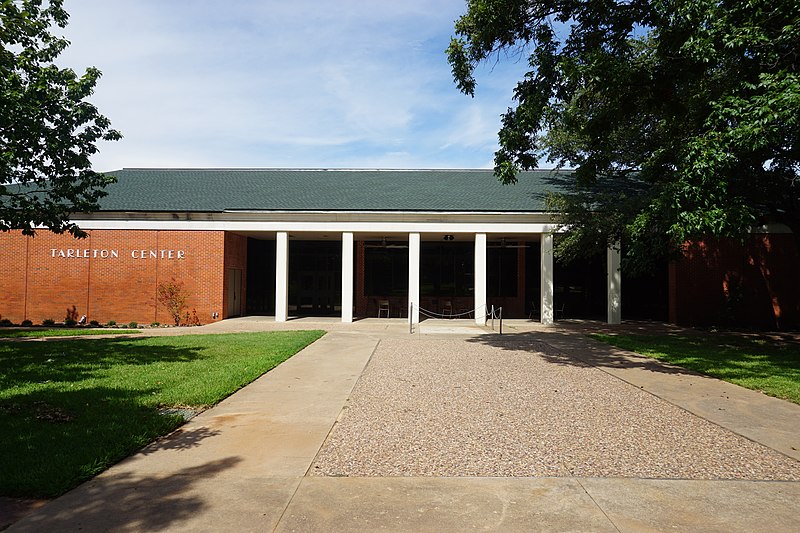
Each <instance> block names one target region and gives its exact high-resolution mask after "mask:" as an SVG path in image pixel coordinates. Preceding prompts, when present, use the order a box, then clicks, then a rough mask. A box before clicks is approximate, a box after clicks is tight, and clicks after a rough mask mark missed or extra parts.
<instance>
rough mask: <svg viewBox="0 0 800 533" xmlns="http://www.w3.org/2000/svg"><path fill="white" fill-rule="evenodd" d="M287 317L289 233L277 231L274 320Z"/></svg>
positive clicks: (284, 319)
mask: <svg viewBox="0 0 800 533" xmlns="http://www.w3.org/2000/svg"><path fill="white" fill-rule="evenodd" d="M288 317H289V234H288V233H286V232H285V231H279V232H278V233H277V235H276V239H275V322H286V319H287V318H288Z"/></svg>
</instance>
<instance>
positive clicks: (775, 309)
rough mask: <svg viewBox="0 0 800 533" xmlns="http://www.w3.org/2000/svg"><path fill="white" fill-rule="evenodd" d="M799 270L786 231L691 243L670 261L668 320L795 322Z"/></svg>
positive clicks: (799, 317)
mask: <svg viewBox="0 0 800 533" xmlns="http://www.w3.org/2000/svg"><path fill="white" fill-rule="evenodd" d="M798 272H800V254H798V250H797V246H796V244H795V242H794V237H793V236H792V235H790V234H754V235H751V236H750V238H749V240H748V241H747V242H746V243H745V244H744V245H742V244H740V243H738V242H736V241H733V240H730V239H723V240H720V241H701V242H696V243H691V244H689V245H687V246H686V249H685V251H684V257H683V258H682V259H681V260H679V261H677V262H673V263H672V264H671V265H670V272H669V290H670V304H669V311H670V315H669V316H670V322H673V323H676V324H681V325H695V326H708V325H723V326H752V327H759V328H766V329H792V328H797V327H800V283H798V281H797V280H798V274H797V273H798ZM623 290H624V289H623Z"/></svg>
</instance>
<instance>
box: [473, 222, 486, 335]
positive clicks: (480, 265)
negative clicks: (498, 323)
mask: <svg viewBox="0 0 800 533" xmlns="http://www.w3.org/2000/svg"><path fill="white" fill-rule="evenodd" d="M474 282H475V287H474V288H475V292H474V294H475V302H474V304H475V323H476V324H478V325H479V326H483V325H485V324H486V313H487V312H488V310H487V309H486V234H485V233H476V234H475V280H474Z"/></svg>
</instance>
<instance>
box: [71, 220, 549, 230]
mask: <svg viewBox="0 0 800 533" xmlns="http://www.w3.org/2000/svg"><path fill="white" fill-rule="evenodd" d="M73 222H75V223H77V224H78V226H79V227H80V228H81V229H85V230H173V231H174V230H183V231H187V230H188V231H235V232H248V231H260V232H274V231H286V232H304V231H308V232H354V233H442V232H445V233H549V232H553V231H556V228H557V226H556V225H555V224H552V223H547V224H544V223H534V222H517V223H514V222H391V221H387V222H377V221H376V222H352V221H292V222H290V221H231V220H228V221H217V220H97V219H95V220H73Z"/></svg>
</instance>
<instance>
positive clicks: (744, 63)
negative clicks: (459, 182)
mask: <svg viewBox="0 0 800 533" xmlns="http://www.w3.org/2000/svg"><path fill="white" fill-rule="evenodd" d="M455 33H456V37H454V38H453V40H452V41H451V44H450V47H449V48H448V50H447V53H448V59H449V61H450V64H451V66H452V69H453V76H454V79H455V82H456V84H457V86H458V87H459V89H460V90H461V91H463V92H464V93H466V94H468V95H473V96H474V93H475V88H476V80H475V78H474V76H473V73H474V69H475V67H476V66H477V65H478V64H480V63H482V62H485V61H487V60H493V59H494V58H495V57H496V59H497V60H499V59H502V58H503V57H508V56H517V57H519V56H520V54H522V57H528V62H529V66H530V69H529V71H528V72H527V73H526V74H525V75H524V77H523V79H522V80H521V81H519V82H518V83H517V86H516V89H515V91H514V98H515V106H514V107H513V108H510V109H509V110H508V112H507V113H505V114H504V115H503V117H502V125H501V129H500V133H499V141H500V149H499V150H498V151H497V153H496V154H495V173H496V175H497V176H498V178H499V179H500V180H501V181H502V182H504V183H514V182H515V181H516V179H517V174H518V172H519V171H520V170H526V169H530V168H534V167H536V166H537V165H538V163H539V161H540V160H541V159H542V158H547V160H548V161H550V162H552V163H555V164H556V166H557V168H572V169H574V171H573V172H572V173H570V174H569V176H570V179H569V180H567V181H568V183H566V184H565V187H564V188H565V189H566V190H562V191H561V192H556V193H554V194H553V195H552V196H551V197H550V198H549V205H550V207H551V209H552V210H553V211H557V212H558V213H560V220H561V221H562V222H563V223H564V224H566V225H569V226H570V228H571V229H572V231H571V232H570V233H569V234H568V235H567V236H566V238H564V239H562V241H561V243H560V245H559V249H558V252H560V253H561V254H562V255H565V256H567V257H570V256H575V255H578V254H581V253H586V252H590V253H591V252H594V251H596V250H598V249H600V248H605V247H606V246H607V245H608V244H611V243H615V242H617V241H622V242H623V249H624V251H625V262H624V266H627V267H628V268H631V267H632V268H633V269H634V270H644V269H647V268H648V267H649V266H650V265H651V264H652V261H654V260H657V259H659V258H663V257H664V256H666V255H669V254H670V253H674V252H675V251H676V250H677V249H678V248H679V246H680V245H681V244H682V243H684V242H686V241H688V240H692V239H697V238H703V237H708V236H717V237H724V236H728V237H738V238H743V237H744V236H745V235H746V234H747V232H748V231H749V230H750V228H751V227H752V226H753V224H755V223H764V222H779V223H784V224H786V225H787V226H789V227H790V228H791V229H792V230H793V232H794V235H795V239H796V240H798V244H799V247H800V181H799V176H798V174H799V172H798V170H800V164H799V163H798V161H799V160H800V158H799V157H798V156H799V155H800V146H799V145H798V136H799V135H800V73H799V72H798V55H799V54H800V8H798V4H797V0H770V1H766V0H622V1H620V0H542V1H526V0H469V1H468V9H467V12H466V14H464V15H463V16H462V17H461V18H459V19H458V20H457V21H456V24H455ZM564 188H562V189H564Z"/></svg>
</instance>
